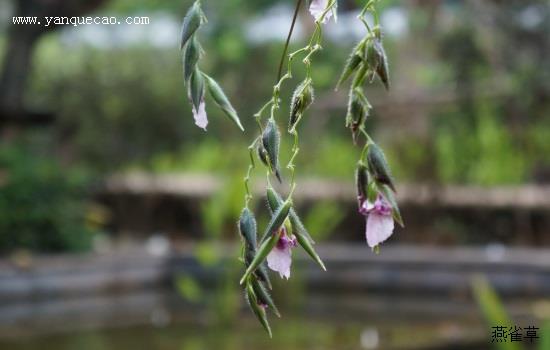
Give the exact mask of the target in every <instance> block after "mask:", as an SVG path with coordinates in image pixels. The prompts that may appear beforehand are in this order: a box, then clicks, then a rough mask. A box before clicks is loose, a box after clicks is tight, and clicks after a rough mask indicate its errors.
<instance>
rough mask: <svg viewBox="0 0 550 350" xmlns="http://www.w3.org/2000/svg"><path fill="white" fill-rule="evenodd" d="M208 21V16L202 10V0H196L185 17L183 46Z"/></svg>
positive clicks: (182, 35)
mask: <svg viewBox="0 0 550 350" xmlns="http://www.w3.org/2000/svg"><path fill="white" fill-rule="evenodd" d="M204 22H206V17H205V16H204V13H203V12H202V9H201V5H200V0H197V1H195V3H194V4H193V6H191V8H190V9H189V10H188V11H187V14H186V15H185V17H184V18H183V26H182V30H181V48H182V49H183V47H184V46H185V44H187V41H189V39H190V38H191V36H193V34H195V32H196V31H197V29H199V27H200V26H201V24H202V23H204Z"/></svg>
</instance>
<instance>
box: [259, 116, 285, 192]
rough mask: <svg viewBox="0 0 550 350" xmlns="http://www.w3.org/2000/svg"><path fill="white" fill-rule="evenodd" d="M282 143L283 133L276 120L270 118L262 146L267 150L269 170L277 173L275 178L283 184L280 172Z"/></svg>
mask: <svg viewBox="0 0 550 350" xmlns="http://www.w3.org/2000/svg"><path fill="white" fill-rule="evenodd" d="M280 142H281V133H280V131H279V128H278V127H277V124H275V120H274V119H273V118H270V119H269V120H268V121H267V125H266V127H265V129H264V133H263V135H262V144H263V146H264V148H265V150H266V151H267V155H268V161H269V168H270V169H271V171H272V172H273V173H275V176H276V177H277V179H278V180H279V182H282V180H281V174H280V171H279V146H280Z"/></svg>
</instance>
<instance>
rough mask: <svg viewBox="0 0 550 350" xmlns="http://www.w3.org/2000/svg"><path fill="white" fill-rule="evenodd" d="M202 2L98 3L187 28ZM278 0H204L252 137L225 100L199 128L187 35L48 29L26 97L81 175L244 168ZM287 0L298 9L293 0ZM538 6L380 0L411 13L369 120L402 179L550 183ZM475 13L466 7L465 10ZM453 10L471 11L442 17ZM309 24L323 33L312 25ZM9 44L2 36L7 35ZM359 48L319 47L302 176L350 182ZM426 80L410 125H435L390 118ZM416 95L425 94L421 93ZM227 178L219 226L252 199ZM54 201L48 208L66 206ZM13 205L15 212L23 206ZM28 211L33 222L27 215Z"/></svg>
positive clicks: (389, 44)
mask: <svg viewBox="0 0 550 350" xmlns="http://www.w3.org/2000/svg"><path fill="white" fill-rule="evenodd" d="M191 2H192V1H190V0H188V1H177V0H167V1H145V0H136V1H134V0H112V1H109V2H108V3H107V5H106V6H105V7H104V8H103V9H101V10H100V12H99V13H100V14H103V13H104V14H128V15H133V14H135V15H150V16H152V18H153V20H154V21H162V20H166V19H168V20H170V18H172V19H174V20H175V21H176V22H177V23H179V21H180V20H181V18H182V16H183V14H184V13H185V10H186V8H187V7H188V6H189V5H190V4H191ZM281 2H282V1H275V0H264V1H246V0H231V1H223V2H220V1H218V2H214V1H209V2H205V7H206V9H205V10H206V12H207V15H208V17H209V18H210V21H209V24H208V26H207V28H208V30H205V31H204V33H201V35H204V36H205V37H204V38H203V40H201V41H202V42H203V43H204V45H205V47H204V50H205V53H206V55H205V57H204V59H203V60H202V61H201V64H203V65H204V67H203V68H204V70H205V71H208V72H210V73H211V74H212V75H213V76H215V77H216V79H217V80H218V81H219V82H220V84H221V85H222V86H223V87H224V90H225V91H226V93H227V94H228V96H229V97H230V98H231V100H232V102H233V104H234V105H235V107H236V109H237V110H238V112H239V114H240V116H241V119H242V120H243V124H244V126H245V128H246V129H247V133H246V134H244V135H243V134H242V133H241V132H240V131H238V130H237V129H236V128H232V127H228V126H230V125H229V121H227V119H226V117H225V116H223V115H222V114H220V113H219V112H218V111H217V109H216V108H212V109H210V108H209V107H208V103H207V110H208V112H209V119H210V121H211V123H210V124H209V127H208V129H209V130H208V134H205V133H204V132H203V131H201V130H200V129H198V128H197V127H195V126H194V123H193V120H192V115H191V113H190V106H189V104H188V102H187V97H186V92H185V89H184V87H183V83H182V77H181V74H182V72H181V70H182V68H181V58H180V53H179V51H178V50H177V43H174V45H173V46H162V45H155V44H152V43H151V42H147V41H143V42H135V43H132V44H128V43H127V42H124V40H118V41H117V38H116V35H113V37H110V38H109V40H105V42H104V43H103V44H102V45H95V46H94V45H90V44H87V43H86V42H85V41H82V42H80V41H78V40H77V41H76V42H71V38H70V37H67V36H65V34H67V33H70V32H71V31H73V32H74V31H76V30H81V28H76V29H74V28H64V29H62V30H58V31H56V32H54V33H52V34H50V35H47V36H45V37H44V38H43V39H42V40H41V41H40V42H39V44H38V46H37V51H36V52H35V55H34V59H33V62H34V65H33V72H32V79H31V80H30V82H29V86H28V91H27V92H26V104H27V106H28V107H29V109H31V110H38V111H55V115H56V117H57V121H56V124H55V125H54V126H53V127H52V128H49V129H44V130H43V131H42V133H44V134H47V135H49V136H51V138H50V140H51V142H50V143H51V145H52V146H53V147H52V148H62V149H63V156H64V166H63V170H59V172H60V174H59V176H60V177H62V176H67V177H70V174H71V173H72V172H73V171H72V170H71V169H72V168H73V167H76V166H75V164H82V163H83V164H85V165H86V166H87V167H88V168H90V169H93V171H94V173H100V174H102V175H108V174H110V173H112V172H113V171H120V170H128V171H131V170H148V171H152V172H157V173H168V172H177V171H181V172H183V171H193V172H209V173H212V174H214V175H218V176H220V177H222V178H232V179H234V178H236V179H240V178H241V177H242V176H243V175H244V172H245V171H246V167H247V162H248V154H247V151H246V146H247V144H248V143H249V142H250V141H251V140H252V139H253V137H254V136H255V130H256V125H255V122H254V120H253V118H252V115H253V114H254V112H256V111H257V109H258V108H259V107H260V106H261V105H262V103H263V102H264V100H265V99H266V98H267V96H269V94H270V92H271V89H272V84H273V83H274V80H275V78H276V77H275V74H276V68H277V65H278V61H279V58H280V54H281V49H282V42H280V41H275V42H269V41H266V42H263V43H253V42H249V41H247V40H246V34H247V33H246V30H247V29H246V28H247V27H246V25H245V24H247V23H249V21H251V20H254V19H258V18H261V17H262V16H263V15H264V14H265V13H267V10H269V8H270V7H271V6H273V5H275V4H279V3H281ZM360 2H361V1H356V3H360ZM286 3H287V4H288V5H289V6H290V5H292V2H291V1H290V0H288V1H286ZM353 3H354V1H349V2H347V3H346V4H343V5H342V6H341V8H342V10H343V9H350V8H351V7H352V6H353ZM541 3H543V2H542V1H541V0H529V1H526V2H524V3H522V4H518V3H517V2H510V3H502V4H500V5H499V6H498V7H494V8H493V7H489V8H483V10H482V11H480V12H478V11H477V8H471V7H470V6H473V5H472V4H468V3H460V4H459V3H456V2H453V3H452V4H451V5H449V4H448V3H447V2H444V3H441V4H440V5H434V6H427V5H424V4H421V3H418V4H416V5H403V3H402V2H399V1H384V2H382V5H381V6H382V7H383V12H384V11H386V10H390V9H393V10H395V9H400V10H402V11H404V12H405V13H406V15H407V16H408V20H407V23H406V26H407V32H406V33H405V34H403V36H397V37H394V36H391V35H387V36H386V37H385V44H386V48H387V51H388V54H389V56H390V62H392V65H391V72H392V75H393V76H394V82H395V84H394V87H395V90H392V91H391V92H390V95H386V94H385V93H384V94H383V95H379V94H377V93H379V92H380V91H379V90H369V93H368V96H369V98H371V99H372V100H373V101H372V102H373V104H374V105H375V106H376V103H377V102H379V99H378V98H379V96H382V97H383V98H386V97H387V101H389V102H387V103H388V104H389V107H390V108H386V109H378V108H375V110H374V113H373V115H372V116H371V117H369V121H368V123H369V132H371V134H372V135H373V137H374V138H375V139H376V140H377V142H380V143H381V144H382V145H383V146H384V149H385V150H386V154H387V155H388V158H389V160H390V164H391V166H392V168H393V171H394V174H395V175H396V177H397V180H398V181H399V182H407V181H408V182H438V183H442V184H448V183H464V184H476V185H501V184H521V183H525V182H531V181H546V182H547V181H548V176H547V175H545V174H548V173H550V142H549V141H548V140H550V122H549V121H548V118H547V116H548V113H550V104H549V103H548V98H547V96H548V91H550V87H549V84H548V81H550V79H548V77H549V69H548V67H547V66H548V65H547V64H546V65H545V63H546V62H547V55H546V54H545V47H546V46H545V45H547V44H546V41H545V40H544V39H545V38H547V34H548V27H547V26H548V24H545V23H550V21H546V22H545V21H542V22H541V23H542V24H538V27H532V28H524V27H521V23H520V22H521V21H519V20H515V19H517V18H518V17H517V16H518V14H521V13H522V11H524V10H525V9H528V7H529V6H538V5H537V4H541ZM474 5H476V6H482V5H483V4H481V3H478V4H474ZM542 10H544V8H542ZM542 10H541V11H542ZM438 11H439V12H438ZM483 11H485V12H483ZM491 11H493V12H491ZM542 12H544V11H542ZM542 12H541V13H542ZM465 13H466V14H469V15H468V16H464V14H465ZM478 13H482V14H486V15H487V16H490V17H491V18H493V19H494V20H495V21H494V23H493V25H492V26H487V25H485V23H484V22H483V18H478V17H476V15H477V14H478ZM156 15H159V16H160V17H158V18H157V17H155V16H156ZM445 16H450V18H454V19H457V18H458V19H464V18H467V19H468V20H467V21H463V20H459V21H454V22H453V21H452V20H451V21H446V20H439V19H440V18H447V17H445ZM544 16H548V11H546V12H544ZM308 19H309V16H308V15H307V14H306V15H305V16H304V17H303V19H300V20H301V21H302V20H304V22H303V23H302V24H304V23H308V22H307V20H308ZM434 19H436V20H434ZM289 22H290V19H289ZM236 24H238V25H236ZM288 24H290V23H288ZM303 28H304V29H305V30H306V31H307V30H310V29H311V28H308V27H307V25H306V26H303ZM479 33H482V34H483V35H478V34H479ZM67 38H69V39H67ZM281 39H283V38H281ZM3 42H4V38H3V37H2V36H0V43H3ZM119 43H120V44H121V45H118V44H119ZM351 45H352V44H351V43H348V44H346V43H345V42H344V41H342V42H334V41H327V42H326V44H324V46H323V50H322V51H321V52H320V53H319V54H317V55H316V56H315V63H314V65H313V76H314V80H315V90H316V96H317V101H316V102H317V103H316V104H314V105H313V108H312V109H311V110H310V111H309V112H308V114H307V115H306V116H305V118H304V120H303V127H302V129H301V130H300V135H301V146H300V148H301V153H300V155H299V156H298V158H297V167H298V169H300V172H299V174H300V175H302V176H316V177H331V178H337V179H342V180H345V181H352V178H353V175H352V174H353V169H354V165H355V162H356V159H357V157H358V150H357V149H356V148H355V147H354V146H353V145H352V144H351V139H350V136H349V135H348V131H347V130H346V129H345V127H344V125H343V124H344V122H343V119H344V116H345V112H346V111H345V110H346V106H345V102H344V100H345V93H346V92H345V91H341V92H339V93H336V94H335V93H332V87H333V86H334V83H335V81H336V79H337V76H338V74H339V72H340V69H341V66H342V64H343V62H344V60H345V58H346V55H347V53H348V52H349V51H350V50H351ZM1 46H2V45H0V47H1ZM301 66H302V65H300V64H296V65H295V70H294V78H293V80H291V81H289V82H288V84H287V85H285V89H284V90H283V91H282V96H281V99H282V104H283V108H282V110H281V114H280V115H279V116H278V118H279V120H280V121H281V126H283V125H284V124H285V120H286V115H287V113H288V101H289V96H290V94H291V92H292V86H293V85H296V84H297V83H298V82H299V81H300V79H301V78H302V77H303V75H304V72H303V67H301ZM492 77H497V78H498V80H496V82H497V84H496V85H497V86H499V87H502V91H500V90H498V91H495V93H494V94H493V91H487V90H488V89H487V88H486V86H489V87H491V86H494V85H490V84H486V83H492V81H491V78H492ZM493 83H494V82H493ZM449 87H450V88H449ZM447 88H449V89H447ZM413 89H417V90H419V91H420V90H423V91H427V92H428V93H427V95H428V96H430V94H431V93H434V94H435V96H433V100H434V101H428V104H429V106H428V107H427V108H426V109H422V108H420V111H419V112H418V111H415V108H417V107H416V104H415V103H414V101H413V103H410V105H407V106H405V107H406V108H405V109H404V110H403V112H400V113H401V114H404V115H407V116H408V114H409V111H410V112H411V115H413V116H419V115H420V116H422V117H425V118H427V119H428V121H427V122H426V123H425V126H424V128H425V130H423V132H420V133H418V134H416V133H413V132H410V131H411V130H415V129H416V127H417V124H422V122H418V121H417V120H415V118H411V119H410V120H409V119H407V123H399V124H398V125H395V124H394V125H392V124H391V122H392V121H391V118H389V117H388V119H385V117H386V115H385V111H386V110H389V113H388V114H389V115H390V116H391V117H395V115H392V111H391V109H392V107H393V106H392V103H393V101H397V100H399V98H400V96H401V95H400V94H403V97H404V99H405V100H407V98H408V97H410V96H408V95H407V94H406V93H404V92H410V91H409V90H413ZM446 89H447V90H452V92H454V93H455V94H454V95H453V96H452V97H453V98H452V99H451V100H450V101H448V102H446V103H445V104H444V105H443V106H440V105H439V103H438V102H437V97H438V95H437V94H436V93H437V92H438V91H439V90H446ZM489 90H490V89H489ZM412 97H413V100H414V97H415V95H414V94H412ZM383 98H381V100H383ZM207 102H208V101H207ZM398 104H399V103H398ZM398 107H399V106H398ZM382 114H384V115H382ZM386 120H387V121H388V122H386ZM380 131H384V133H382V132H380ZM397 135H403V137H402V136H397ZM290 147H291V145H290V144H288V140H287V139H283V144H282V151H281V154H282V155H283V159H281V161H282V163H284V164H286V161H288V159H285V158H284V156H288V154H289V153H290ZM0 148H1V151H2V152H3V153H9V152H10V151H9V150H10V149H11V148H10V146H9V143H8V142H7V143H6V144H5V145H2V146H0ZM32 152H34V151H32ZM32 152H30V153H32ZM30 153H29V154H27V155H26V157H23V156H21V157H14V158H13V159H12V160H11V163H10V164H11V165H10V166H11V167H12V168H19V167H20V168H24V167H25V164H26V162H27V160H28V159H31V158H32V154H30ZM50 156H51V157H52V158H55V157H57V156H58V155H57V154H54V153H50ZM50 162H51V163H52V164H55V161H53V160H52V161H50ZM256 174H258V175H263V172H262V171H258V172H257V173H256ZM42 176H45V175H43V174H42V173H37V174H35V180H36V181H35V182H39V180H40V178H41V177H42ZM48 186H49V185H48ZM21 187H23V185H21ZM53 188H54V189H55V186H54V187H53ZM225 188H226V189H227V188H235V190H229V191H227V190H226V191H223V192H220V193H219V194H218V195H216V196H215V197H214V198H212V200H211V201H209V202H208V203H207V204H205V205H204V207H203V208H202V214H203V216H204V218H205V220H204V222H205V227H204V228H205V230H206V231H208V232H211V233H216V232H222V231H223V230H224V229H225V228H226V227H228V226H229V225H234V222H232V220H234V219H233V218H234V217H235V214H236V213H237V208H238V207H239V205H240V204H242V203H239V200H240V198H239V197H241V195H240V194H239V193H240V192H241V189H242V186H241V184H240V180H235V181H234V180H228V181H227V183H226V184H225ZM57 190H58V192H57V193H58V195H59V196H66V197H68V198H74V197H78V196H79V195H80V194H82V192H79V189H77V187H75V186H69V185H67V186H65V187H58V188H57ZM52 191H53V189H52ZM63 191H66V192H63ZM36 193H38V192H36ZM2 194H3V193H2ZM14 196H15V195H14ZM63 198H65V197H63ZM38 202H39V201H33V200H31V199H29V200H28V201H27V202H26V203H27V204H28V205H29V207H28V208H32V207H33V205H35V203H38ZM71 208H73V209H74V208H79V206H71ZM49 209H51V210H50V211H48V213H49V214H44V217H46V216H47V215H53V214H52V213H54V212H55V211H54V210H53V208H49ZM29 210H30V209H29ZM74 210H76V209H74ZM30 211H32V210H30ZM336 212H337V210H336V209H335V208H331V206H330V205H327V204H326V203H324V204H320V205H319V207H317V208H313V210H312V213H313V214H312V215H315V217H313V216H312V217H311V220H310V221H311V222H309V223H308V224H309V225H312V226H313V227H317V228H318V229H321V228H323V227H326V222H323V220H324V219H323V218H322V217H337V214H336ZM1 215H11V211H10V212H8V213H5V212H3V213H2V214H1ZM71 217H73V216H71ZM21 220H22V221H21V222H20V224H21V225H23V223H24V222H25V220H23V219H21ZM48 220H49V221H51V222H57V221H63V220H65V219H62V218H49V219H48ZM69 221H70V220H69ZM28 222H29V225H28V227H26V228H25V230H26V231H29V232H30V231H33V230H35V227H34V224H31V223H32V221H28ZM71 222H76V221H71ZM2 224H4V223H2ZM77 226H78V225H77ZM63 232H65V231H63ZM86 237H88V236H86ZM77 241H79V242H80V240H79V239H77ZM18 242H19V241H18ZM83 242H84V241H83ZM19 244H20V243H17V245H19ZM47 249H50V248H47ZM59 249H61V248H59Z"/></svg>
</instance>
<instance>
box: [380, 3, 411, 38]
mask: <svg viewBox="0 0 550 350" xmlns="http://www.w3.org/2000/svg"><path fill="white" fill-rule="evenodd" d="M380 22H381V23H380V24H381V25H382V30H383V32H384V34H386V35H389V36H394V37H401V36H403V35H405V34H407V32H408V30H409V16H408V14H407V11H406V10H405V9H403V8H400V7H391V8H389V9H387V10H385V11H384V12H382V14H381V15H380Z"/></svg>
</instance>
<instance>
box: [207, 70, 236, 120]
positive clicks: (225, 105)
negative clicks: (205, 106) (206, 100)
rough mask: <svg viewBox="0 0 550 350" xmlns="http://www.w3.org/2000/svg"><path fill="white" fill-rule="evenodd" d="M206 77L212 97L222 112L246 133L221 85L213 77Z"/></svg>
mask: <svg viewBox="0 0 550 350" xmlns="http://www.w3.org/2000/svg"><path fill="white" fill-rule="evenodd" d="M203 75H204V77H205V79H206V82H207V85H208V91H209V92H210V96H212V98H213V99H214V102H216V104H217V105H218V107H220V108H221V110H222V111H224V113H225V114H226V115H227V116H228V117H229V118H230V119H231V120H232V121H233V122H234V123H235V124H237V127H238V128H239V129H241V130H242V131H244V128H243V125H242V124H241V120H240V119H239V116H238V115H237V112H236V111H235V108H233V106H232V105H231V102H229V99H228V98H227V96H226V95H225V93H224V92H223V90H222V88H221V87H220V85H219V84H218V83H217V82H216V81H215V80H214V79H212V78H211V77H209V76H208V75H206V74H204V73H203Z"/></svg>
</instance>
